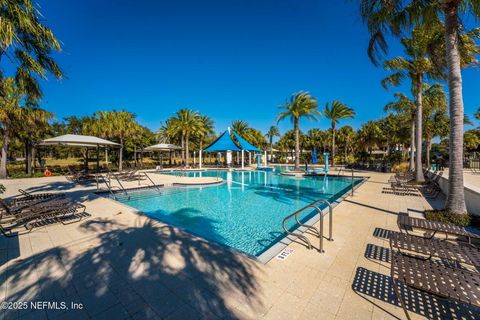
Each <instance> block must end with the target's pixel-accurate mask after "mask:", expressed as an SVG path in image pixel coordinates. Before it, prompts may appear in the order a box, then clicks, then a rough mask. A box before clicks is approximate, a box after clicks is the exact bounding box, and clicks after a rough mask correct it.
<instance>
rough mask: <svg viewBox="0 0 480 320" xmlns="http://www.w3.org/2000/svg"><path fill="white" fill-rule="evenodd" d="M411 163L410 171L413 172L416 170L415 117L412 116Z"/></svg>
mask: <svg viewBox="0 0 480 320" xmlns="http://www.w3.org/2000/svg"><path fill="white" fill-rule="evenodd" d="M410 127H411V128H410V162H409V165H408V170H410V171H413V169H414V168H415V115H413V114H412V118H411V119H410Z"/></svg>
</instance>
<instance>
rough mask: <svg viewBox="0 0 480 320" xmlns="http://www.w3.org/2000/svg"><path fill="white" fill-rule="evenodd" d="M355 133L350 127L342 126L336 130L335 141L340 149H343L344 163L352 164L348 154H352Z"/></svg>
mask: <svg viewBox="0 0 480 320" xmlns="http://www.w3.org/2000/svg"><path fill="white" fill-rule="evenodd" d="M356 135H357V134H356V132H355V130H353V128H352V127H351V126H343V127H341V128H340V129H339V130H338V135H337V140H338V144H339V146H340V148H342V149H343V157H344V162H345V163H350V164H351V163H352V162H353V158H352V157H349V156H348V155H349V154H352V153H353V151H354V150H353V145H354V142H355V139H356Z"/></svg>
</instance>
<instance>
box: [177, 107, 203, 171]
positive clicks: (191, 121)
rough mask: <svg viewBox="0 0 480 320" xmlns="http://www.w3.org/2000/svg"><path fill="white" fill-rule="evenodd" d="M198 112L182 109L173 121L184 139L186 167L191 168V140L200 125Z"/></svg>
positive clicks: (183, 147)
mask: <svg viewBox="0 0 480 320" xmlns="http://www.w3.org/2000/svg"><path fill="white" fill-rule="evenodd" d="M199 117H200V115H199V114H198V112H196V111H193V110H190V109H185V108H183V109H180V110H178V111H177V112H176V113H175V116H174V117H173V119H172V121H173V122H172V123H173V127H174V128H175V129H176V130H177V132H179V133H180V135H181V137H182V149H184V150H185V151H184V157H183V158H184V161H185V165H186V166H189V140H190V136H191V135H192V133H194V132H197V129H198V125H199Z"/></svg>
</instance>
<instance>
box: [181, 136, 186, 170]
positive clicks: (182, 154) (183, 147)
mask: <svg viewBox="0 0 480 320" xmlns="http://www.w3.org/2000/svg"><path fill="white" fill-rule="evenodd" d="M181 140H182V151H181V156H182V164H183V163H185V136H183V135H182V138H181Z"/></svg>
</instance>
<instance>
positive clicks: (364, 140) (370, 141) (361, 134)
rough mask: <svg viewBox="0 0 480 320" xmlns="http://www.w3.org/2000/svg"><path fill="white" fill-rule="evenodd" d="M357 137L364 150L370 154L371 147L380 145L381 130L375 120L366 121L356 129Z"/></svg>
mask: <svg viewBox="0 0 480 320" xmlns="http://www.w3.org/2000/svg"><path fill="white" fill-rule="evenodd" d="M357 139H358V141H359V143H360V145H361V146H362V147H363V148H364V150H366V151H368V152H369V153H370V155H371V154H372V151H373V148H375V147H378V146H380V145H381V143H382V141H383V134H382V130H381V129H380V127H379V125H378V123H377V122H376V121H368V122H366V123H364V124H363V125H362V127H361V128H360V130H359V131H358V134H357Z"/></svg>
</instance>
